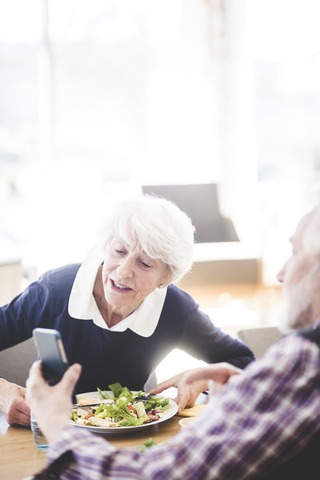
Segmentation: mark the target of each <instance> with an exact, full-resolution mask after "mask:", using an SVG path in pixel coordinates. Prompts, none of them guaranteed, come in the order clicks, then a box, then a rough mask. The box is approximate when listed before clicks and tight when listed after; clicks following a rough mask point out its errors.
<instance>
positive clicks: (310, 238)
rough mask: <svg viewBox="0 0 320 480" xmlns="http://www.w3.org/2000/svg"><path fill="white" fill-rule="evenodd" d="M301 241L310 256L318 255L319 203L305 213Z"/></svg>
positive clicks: (319, 248)
mask: <svg viewBox="0 0 320 480" xmlns="http://www.w3.org/2000/svg"><path fill="white" fill-rule="evenodd" d="M302 242H303V248H304V250H305V252H306V253H307V254H308V255H310V256H312V257H319V256H320V205H318V206H317V207H315V208H314V209H313V210H312V211H311V212H310V213H309V214H308V215H307V223H306V226H305V230H304V232H303V239H302Z"/></svg>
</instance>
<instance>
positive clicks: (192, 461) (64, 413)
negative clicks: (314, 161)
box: [27, 207, 320, 480]
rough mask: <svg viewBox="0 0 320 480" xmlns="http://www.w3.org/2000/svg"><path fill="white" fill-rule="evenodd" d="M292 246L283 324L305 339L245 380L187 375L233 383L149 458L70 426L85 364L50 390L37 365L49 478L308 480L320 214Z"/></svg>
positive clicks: (33, 393)
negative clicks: (75, 391)
mask: <svg viewBox="0 0 320 480" xmlns="http://www.w3.org/2000/svg"><path fill="white" fill-rule="evenodd" d="M291 242H292V247H293V252H292V256H291V258H290V259H289V260H288V261H287V263H286V264H285V265H284V267H283V268H282V270H281V271H280V273H279V275H278V279H279V280H280V281H281V282H283V283H284V294H285V300H286V313H285V316H284V319H283V320H282V326H283V329H284V330H286V332H290V331H292V330H297V329H300V330H302V331H300V332H295V333H292V332H291V333H288V334H287V335H285V336H284V337H283V338H282V339H281V340H280V341H279V342H277V344H275V345H273V346H272V347H271V348H270V349H269V350H268V352H267V353H266V354H265V355H264V357H263V358H262V359H261V360H259V361H256V362H253V363H252V364H250V365H249V366H247V367H246V369H245V370H244V371H241V372H240V373H239V370H238V369H237V368H235V367H233V366H228V365H226V364H222V365H219V364H216V365H211V366H208V367H205V368H203V369H199V370H194V371H191V372H189V373H188V374H186V375H185V376H184V377H183V378H182V379H181V380H180V382H179V385H178V386H179V387H182V386H184V387H185V385H186V384H191V383H192V382H193V381H198V382H204V381H205V382H206V381H208V380H214V381H215V384H216V386H217V384H221V385H222V384H224V385H223V386H221V388H220V390H219V392H218V393H216V394H214V395H211V398H210V402H209V405H208V407H207V409H206V410H205V412H204V413H203V414H202V415H201V416H200V417H199V418H198V419H197V421H196V422H194V424H193V425H191V426H190V427H188V428H187V429H185V430H182V431H181V432H180V433H179V434H178V435H177V436H176V437H174V438H173V439H172V440H171V441H170V442H169V443H168V444H167V445H159V446H157V447H154V448H151V449H149V450H148V451H147V452H144V453H140V452H137V451H136V450H135V449H122V450H117V449H116V448H115V447H113V446H111V445H110V444H109V443H108V442H106V441H105V440H103V439H101V438H98V437H97V436H94V435H91V434H90V433H88V432H85V431H82V430H81V429H75V428H74V427H72V426H70V425H69V422H70V420H69V412H70V395H71V391H72V388H73V386H74V384H75V382H76V381H77V378H78V375H79V372H80V366H79V365H73V367H71V368H70V369H69V371H68V372H67V373H66V374H65V376H64V378H63V380H62V381H61V382H60V384H58V385H56V386H55V387H49V386H48V385H46V383H45V382H44V380H43V378H42V376H41V369H40V364H39V363H36V364H35V365H34V366H33V368H32V370H31V373H30V378H29V380H28V383H27V401H28V402H29V404H30V405H31V407H32V409H34V411H35V414H36V417H37V418H38V421H39V424H40V426H41V429H42V430H43V432H44V434H45V435H46V436H47V438H48V440H49V441H50V442H51V450H50V451H49V454H48V459H47V461H48V468H49V471H47V472H46V473H48V474H50V473H55V474H56V475H57V477H58V478H59V477H60V476H62V475H63V478H66V479H75V478H82V479H88V480H89V479H93V478H94V479H98V478H101V479H102V478H118V479H120V478H121V479H126V480H129V479H138V478H139V479H144V478H146V479H155V478H157V479H160V478H163V479H166V480H170V479H177V478H181V479H184V480H186V479H200V478H201V479H220V480H221V479H223V480H231V479H235V480H241V479H256V478H270V479H271V478H272V479H273V480H274V479H277V478H290V480H292V479H293V478H302V477H304V476H305V473H306V472H308V470H307V469H308V468H310V464H309V462H310V458H312V453H314V452H316V450H315V449H314V450H313V448H314V445H315V442H318V444H319V436H320V433H319V432H320V348H319V346H320V322H319V317H320V287H319V285H320V207H317V208H316V209H314V210H313V211H312V212H310V213H309V214H308V215H306V216H305V217H304V218H303V219H302V221H301V222H300V224H299V225H298V228H297V230H296V232H295V234H294V235H293V237H292V239H291ZM175 381H176V379H175ZM169 383H170V382H169ZM318 451H319V450H318ZM310 452H311V455H310ZM308 456H309V457H308ZM314 458H316V457H314ZM303 461H304V462H305V463H306V465H304V463H303ZM299 469H300V470H299ZM309 472H310V470H309ZM309 472H308V475H307V477H306V478H308V479H311V478H319V473H318V472H319V469H318V468H317V470H315V471H313V475H314V476H312V474H311V473H309ZM50 478H51V477H50ZM52 478H55V477H52Z"/></svg>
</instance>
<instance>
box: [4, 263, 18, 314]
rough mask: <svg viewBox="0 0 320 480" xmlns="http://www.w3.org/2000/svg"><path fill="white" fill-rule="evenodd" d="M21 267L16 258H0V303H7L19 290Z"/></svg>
mask: <svg viewBox="0 0 320 480" xmlns="http://www.w3.org/2000/svg"><path fill="white" fill-rule="evenodd" d="M21 278H22V267H21V261H20V259H17V258H12V259H11V258H5V259H4V258H0V305H5V304H7V303H9V302H10V301H11V300H12V299H13V298H14V297H15V296H16V295H18V294H19V293H20V292H21Z"/></svg>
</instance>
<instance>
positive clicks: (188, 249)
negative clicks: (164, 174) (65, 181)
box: [100, 194, 195, 283]
mask: <svg viewBox="0 0 320 480" xmlns="http://www.w3.org/2000/svg"><path fill="white" fill-rule="evenodd" d="M194 232H195V228H194V226H193V225H192V222H191V219H190V218H189V217H188V215H187V214H186V213H184V212H182V211H181V210H180V209H179V208H178V207H177V205H175V204H174V203H173V202H171V201H169V200H166V199H164V198H162V197H159V196H156V195H153V194H148V195H144V196H142V197H140V198H135V199H130V200H123V201H120V202H117V203H115V204H114V205H112V206H111V207H110V208H109V209H108V211H107V214H106V218H105V219H104V226H103V228H102V230H101V232H100V241H101V242H103V243H104V245H106V246H107V245H108V244H109V242H110V241H111V240H112V239H113V238H114V237H115V236H116V237H119V238H120V239H121V240H122V241H124V242H126V243H127V244H129V245H131V244H132V242H134V244H139V245H140V246H141V249H142V251H144V252H145V253H146V254H147V255H148V256H149V257H150V258H152V259H160V260H162V261H163V262H164V263H165V264H166V265H168V267H169V277H168V280H167V283H172V282H178V281H179V280H180V279H181V278H182V277H183V275H185V274H186V273H187V272H188V271H189V270H190V269H191V266H192V260H193V247H194Z"/></svg>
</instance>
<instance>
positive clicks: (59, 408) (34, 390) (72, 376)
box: [26, 361, 81, 443]
mask: <svg viewBox="0 0 320 480" xmlns="http://www.w3.org/2000/svg"><path fill="white" fill-rule="evenodd" d="M80 373H81V365H79V364H77V363H75V364H74V365H72V366H71V367H70V368H68V370H67V371H66V372H65V374H64V375H63V377H62V380H61V381H60V382H59V383H58V384H57V385H55V386H54V387H50V386H49V385H48V384H47V383H46V381H45V380H44V378H43V376H42V371H41V362H40V361H37V362H35V363H34V364H33V365H32V367H31V369H30V373H29V378H28V380H27V394H26V401H27V403H28V405H30V407H31V408H32V413H33V414H34V416H35V418H36V419H37V421H38V423H39V426H40V429H41V431H42V433H43V434H44V436H45V437H46V439H47V440H48V442H49V443H52V442H53V440H54V439H55V437H56V436H57V435H58V434H59V433H60V431H61V430H62V429H63V428H65V427H66V426H68V425H70V418H71V405H72V404H71V396H72V392H73V389H74V386H75V384H76V383H77V381H78V378H79V377H80Z"/></svg>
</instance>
